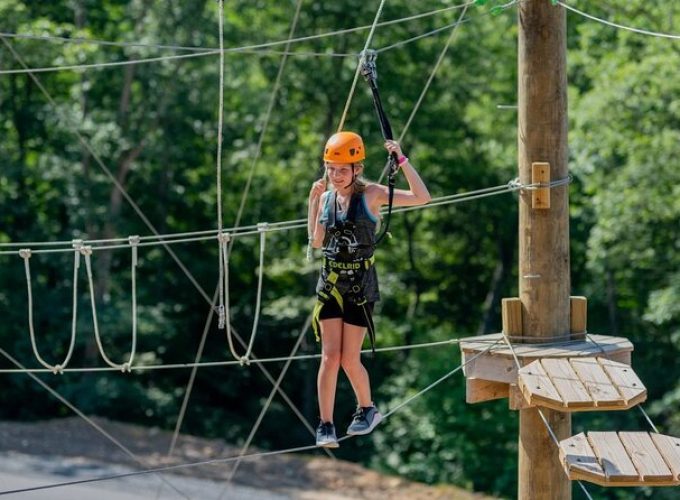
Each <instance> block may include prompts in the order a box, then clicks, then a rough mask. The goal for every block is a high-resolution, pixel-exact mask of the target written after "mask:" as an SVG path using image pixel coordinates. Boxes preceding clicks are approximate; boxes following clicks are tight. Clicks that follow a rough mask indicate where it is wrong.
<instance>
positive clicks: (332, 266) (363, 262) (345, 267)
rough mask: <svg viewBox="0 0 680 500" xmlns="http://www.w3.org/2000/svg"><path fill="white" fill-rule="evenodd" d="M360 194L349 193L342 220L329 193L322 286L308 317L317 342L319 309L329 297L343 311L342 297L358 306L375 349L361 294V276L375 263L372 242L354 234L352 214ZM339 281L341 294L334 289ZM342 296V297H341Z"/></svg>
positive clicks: (354, 211)
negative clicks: (363, 252)
mask: <svg viewBox="0 0 680 500" xmlns="http://www.w3.org/2000/svg"><path fill="white" fill-rule="evenodd" d="M361 197H362V195H361V194H356V193H355V194H353V195H352V198H351V200H350V203H349V208H348V210H347V217H346V218H345V220H339V219H338V217H337V195H336V193H335V192H331V193H330V194H329V199H328V201H327V203H328V204H329V205H330V206H331V207H332V209H331V210H329V213H328V222H327V229H326V231H327V233H328V235H329V238H328V240H329V241H328V244H327V245H326V246H324V249H323V253H324V259H323V270H322V277H323V286H322V288H321V290H319V292H318V293H317V301H316V305H315V306H314V312H313V316H312V328H313V330H314V335H315V336H316V339H317V341H318V340H320V336H319V332H320V324H319V316H320V314H321V309H322V308H323V306H324V305H325V304H326V303H327V302H328V301H329V300H333V299H334V300H335V301H336V302H337V303H338V306H340V309H341V310H343V311H344V307H345V304H344V302H345V298H347V299H348V300H349V301H350V302H352V303H354V304H356V305H357V306H359V307H360V308H361V310H362V311H363V314H364V318H365V320H366V328H367V330H368V336H369V339H370V341H371V349H372V351H373V352H375V327H374V325H373V316H372V313H371V310H370V308H369V307H367V306H368V300H367V299H366V296H365V293H364V286H363V283H364V276H365V273H366V272H368V271H369V270H370V269H371V267H372V266H373V264H374V262H375V258H374V257H373V254H372V252H373V245H372V244H371V245H366V244H361V243H359V242H358V241H357V239H356V235H355V232H354V230H355V221H356V213H357V209H358V206H359V203H362V200H361ZM368 248H370V256H368V257H364V258H362V257H359V256H358V255H357V251H358V250H360V249H368ZM339 282H342V284H343V286H342V288H343V289H345V292H344V294H343V293H341V292H340V290H339V289H338V285H339ZM343 295H344V297H343Z"/></svg>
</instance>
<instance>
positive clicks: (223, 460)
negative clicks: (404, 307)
mask: <svg viewBox="0 0 680 500" xmlns="http://www.w3.org/2000/svg"><path fill="white" fill-rule="evenodd" d="M499 342H500V340H497V341H495V342H494V343H492V344H491V345H489V347H488V348H487V349H485V350H484V351H481V352H479V353H477V354H476V355H474V356H472V357H471V358H469V359H466V361H465V362H464V363H462V364H461V365H459V366H457V367H456V368H454V369H453V370H451V371H450V372H449V373H447V374H446V375H444V376H443V377H440V378H439V379H438V380H436V381H435V382H433V383H432V384H430V385H429V386H427V387H426V388H425V389H422V390H421V391H419V392H418V393H417V394H415V395H413V396H411V397H409V398H408V399H407V400H405V401H404V402H402V403H400V404H399V405H397V406H396V407H395V408H393V409H392V410H390V411H389V412H388V413H386V414H385V416H384V417H383V420H384V419H386V418H388V416H390V415H392V414H393V413H395V412H396V411H398V410H399V409H401V408H402V407H403V406H405V405H407V404H409V403H410V402H411V401H413V400H414V399H416V398H417V397H419V396H422V395H423V394H425V393H426V392H428V391H430V390H431V389H432V388H434V387H435V386H437V385H438V384H440V383H441V382H443V381H444V380H446V379H447V378H449V377H450V376H451V375H453V374H455V373H457V372H458V371H460V370H462V369H463V368H464V367H465V366H466V365H467V364H468V363H470V362H471V361H473V360H475V359H476V358H478V357H479V356H481V355H482V354H485V353H486V352H488V351H489V350H490V349H491V348H492V347H494V346H495V345H496V344H498V343H499ZM3 352H4V351H2V349H0V353H3ZM351 437H353V436H349V435H347V436H343V437H342V438H340V439H339V440H338V441H344V440H346V439H349V438H351ZM316 448H318V447H317V446H316V445H307V446H298V447H294V448H287V449H282V450H275V451H267V452H260V453H252V454H250V455H243V456H240V457H238V456H237V457H226V458H213V459H209V460H203V461H200V462H189V463H183V464H175V465H166V466H162V467H157V468H154V469H147V470H140V471H132V472H125V473H121V474H111V475H108V476H100V477H95V478H88V479H78V480H74V481H65V482H61V483H53V484H47V485H43V486H34V487H31V488H22V489H16V490H6V491H0V495H11V494H16V493H25V492H28V491H38V490H46V489H53V488H60V487H64V486H73V485H76V484H85V483H94V482H99V481H109V480H112V479H120V478H124V477H132V476H139V475H143V474H150V473H156V472H167V471H171V470H179V469H185V468H189V467H198V466H201V465H209V464H224V463H230V462H236V461H238V460H241V461H242V460H253V459H257V458H263V457H270V456H275V455H283V454H289V453H295V452H300V451H309V450H313V449H316Z"/></svg>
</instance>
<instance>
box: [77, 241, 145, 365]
mask: <svg viewBox="0 0 680 500" xmlns="http://www.w3.org/2000/svg"><path fill="white" fill-rule="evenodd" d="M130 247H131V248H132V264H131V266H130V272H131V275H132V346H131V347H130V357H129V358H128V360H127V361H125V362H124V363H121V364H118V363H114V362H113V361H111V359H110V358H109V357H108V356H107V355H106V352H104V346H103V345H102V340H101V336H100V335H99V322H98V321H97V304H96V302H95V289H94V279H93V278H92V248H90V247H88V246H80V245H78V246H77V247H76V251H77V252H80V254H81V255H82V256H83V257H85V269H86V271H87V281H88V284H89V286H90V305H91V306H92V323H93V326H94V338H95V340H96V342H97V348H98V349H99V354H101V356H102V359H103V360H104V362H105V363H106V364H107V365H109V366H110V367H111V368H114V369H116V370H120V371H122V372H123V373H125V372H128V373H129V372H130V367H131V366H132V362H133V361H134V359H135V351H136V349H137V277H136V275H137V245H136V240H134V239H133V237H131V238H130Z"/></svg>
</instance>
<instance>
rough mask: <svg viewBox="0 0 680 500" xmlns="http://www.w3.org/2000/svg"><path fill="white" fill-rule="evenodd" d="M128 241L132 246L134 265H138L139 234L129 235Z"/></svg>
mask: <svg viewBox="0 0 680 500" xmlns="http://www.w3.org/2000/svg"><path fill="white" fill-rule="evenodd" d="M128 243H129V244H130V246H131V247H132V265H133V266H134V267H137V261H138V259H137V246H138V245H139V236H137V235H134V236H129V237H128Z"/></svg>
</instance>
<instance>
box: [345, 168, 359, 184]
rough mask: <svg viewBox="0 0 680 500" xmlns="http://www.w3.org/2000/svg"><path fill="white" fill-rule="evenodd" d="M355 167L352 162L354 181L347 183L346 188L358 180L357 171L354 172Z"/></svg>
mask: <svg viewBox="0 0 680 500" xmlns="http://www.w3.org/2000/svg"><path fill="white" fill-rule="evenodd" d="M354 167H355V164H354V163H352V181H351V182H350V183H349V184H347V185H346V186H345V188H348V187H350V186H351V185H352V184H354V181H356V179H357V175H356V173H355V172H354Z"/></svg>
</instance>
